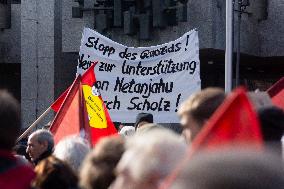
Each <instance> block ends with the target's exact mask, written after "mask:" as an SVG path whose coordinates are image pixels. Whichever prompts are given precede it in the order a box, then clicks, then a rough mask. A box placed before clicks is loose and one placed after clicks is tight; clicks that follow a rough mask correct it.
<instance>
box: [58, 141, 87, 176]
mask: <svg viewBox="0 0 284 189" xmlns="http://www.w3.org/2000/svg"><path fill="white" fill-rule="evenodd" d="M89 151H90V145H89V143H88V141H86V140H85V139H83V138H81V137H76V136H71V137H66V138H64V139H63V140H61V141H60V142H59V143H58V144H57V145H56V147H55V150H54V153H53V155H54V156H55V157H57V158H59V159H61V160H62V161H64V162H66V163H67V164H68V165H69V166H70V167H71V168H72V169H73V171H74V172H75V173H77V172H78V170H79V167H80V165H81V163H82V161H83V160H84V158H85V156H86V155H87V154H88V153H89Z"/></svg>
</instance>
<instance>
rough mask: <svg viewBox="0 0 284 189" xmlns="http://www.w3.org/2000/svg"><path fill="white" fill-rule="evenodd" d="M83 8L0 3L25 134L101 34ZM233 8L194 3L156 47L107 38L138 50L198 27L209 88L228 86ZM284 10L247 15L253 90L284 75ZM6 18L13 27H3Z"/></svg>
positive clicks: (216, 2)
mask: <svg viewBox="0 0 284 189" xmlns="http://www.w3.org/2000/svg"><path fill="white" fill-rule="evenodd" d="M95 1H96V0H85V1H84V7H85V8H92V7H93V5H94V2H95ZM7 2H11V11H10V14H9V13H7V12H4V11H3V10H5V9H4V8H3V6H4V4H5V3H7ZM78 6H79V5H78V2H74V1H71V0H11V1H7V0H6V1H3V0H2V1H0V88H8V89H9V90H10V91H11V92H12V93H13V94H14V95H15V96H16V97H17V98H18V99H19V100H20V102H21V109H22V117H23V118H22V119H23V127H27V126H29V125H30V124H31V123H32V122H33V121H34V120H35V119H36V118H37V117H39V116H40V115H41V114H42V113H43V112H44V111H45V110H46V109H47V108H48V107H49V106H50V104H51V103H52V102H53V101H54V99H56V98H57V97H58V96H59V95H60V93H62V92H63V91H64V90H65V89H66V88H67V87H68V85H70V83H71V82H72V80H73V79H74V78H75V74H76V64H77V57H78V51H79V48H80V40H81V33H82V31H83V28H84V27H90V28H94V25H95V19H94V18H95V17H96V15H95V13H94V11H84V12H83V17H82V18H72V7H78ZM225 8H226V1H225V0H199V1H195V0H189V1H188V3H187V15H186V16H187V21H186V22H178V24H177V25H174V26H168V27H165V28H161V29H157V28H156V29H154V30H153V31H151V39H150V40H141V39H139V37H137V35H132V36H129V35H125V34H124V32H123V30H122V29H121V28H110V29H107V30H106V31H103V32H102V33H103V35H105V36H107V37H109V38H111V39H112V40H114V41H117V42H119V43H121V44H124V45H127V46H136V47H138V46H150V45H157V44H162V43H165V42H168V41H170V40H174V39H176V38H178V37H180V36H181V35H182V34H183V33H185V32H186V31H189V30H191V29H194V28H197V30H198V31H199V41H200V60H201V80H202V87H207V86H220V87H223V86H224V54H225V19H226V18H225V11H226V10H225ZM283 10H284V1H283V0H250V6H249V7H247V9H246V10H245V11H246V12H245V13H243V14H242V20H241V38H240V41H241V66H240V79H241V83H242V84H245V85H247V86H248V87H249V89H251V90H255V89H257V88H259V89H262V90H265V89H266V88H267V87H268V86H269V85H271V83H273V82H275V81H276V80H278V79H279V78H280V77H281V76H283V73H284V71H283V70H284V24H283V23H284V11H283ZM8 12H9V11H8ZM235 14H236V15H237V12H236V13H235ZM1 17H2V18H3V17H5V19H8V21H9V22H10V26H8V27H7V26H5V24H4V25H3V24H2V25H1ZM235 18H236V19H237V16H235ZM2 22H3V19H2ZM97 22H98V21H97ZM235 28H236V27H235ZM235 32H236V31H235ZM235 44H236V41H235ZM281 70H282V71H281ZM52 116H53V115H52V113H51V114H50V115H49V116H48V117H47V118H46V119H45V120H44V121H43V122H42V124H44V123H46V122H48V121H49V120H50V119H51V117H52Z"/></svg>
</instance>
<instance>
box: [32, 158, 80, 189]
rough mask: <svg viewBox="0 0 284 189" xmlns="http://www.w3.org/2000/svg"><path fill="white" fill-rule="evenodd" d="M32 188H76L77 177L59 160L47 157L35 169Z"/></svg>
mask: <svg viewBox="0 0 284 189" xmlns="http://www.w3.org/2000/svg"><path fill="white" fill-rule="evenodd" d="M35 172H36V178H35V180H34V181H33V187H34V188H37V189H51V188H52V189H70V188H76V187H77V181H78V179H77V177H76V175H75V173H74V172H73V171H72V169H71V168H70V167H69V166H68V165H67V164H66V163H65V162H63V161H61V160H60V159H58V158H56V157H54V156H49V157H48V158H46V159H44V160H42V161H41V162H40V163H39V164H38V165H37V166H36V167H35Z"/></svg>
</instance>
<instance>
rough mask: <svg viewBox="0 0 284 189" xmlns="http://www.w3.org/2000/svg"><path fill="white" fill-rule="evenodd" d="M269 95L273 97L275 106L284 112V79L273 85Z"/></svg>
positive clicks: (268, 91)
mask: <svg viewBox="0 0 284 189" xmlns="http://www.w3.org/2000/svg"><path fill="white" fill-rule="evenodd" d="M267 93H268V94H269V96H270V97H271V100H272V102H273V104H274V105H275V106H277V107H279V108H281V109H283V110H284V77H282V78H281V79H280V80H279V81H277V82H276V83H275V84H274V85H272V86H271V87H270V88H269V89H268V90H267Z"/></svg>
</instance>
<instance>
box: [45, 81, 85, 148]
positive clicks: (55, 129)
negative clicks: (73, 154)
mask: <svg viewBox="0 0 284 189" xmlns="http://www.w3.org/2000/svg"><path fill="white" fill-rule="evenodd" d="M80 80H81V76H78V77H77V78H76V79H75V81H74V82H73V84H72V85H71V87H70V90H69V91H68V93H67V96H66V98H65V100H64V102H63V104H62V106H61V108H60V110H59V112H58V113H57V114H56V116H55V118H54V120H53V123H52V124H51V128H50V131H51V132H52V133H53V135H54V141H55V143H56V144H57V143H58V142H59V141H60V140H61V139H62V138H64V137H66V136H70V135H79V134H80V131H82V130H84V131H85V132H86V134H87V136H88V133H89V130H88V128H89V126H88V120H87V112H86V108H85V105H84V104H85V101H84V97H83V94H82V89H81V82H80Z"/></svg>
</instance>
